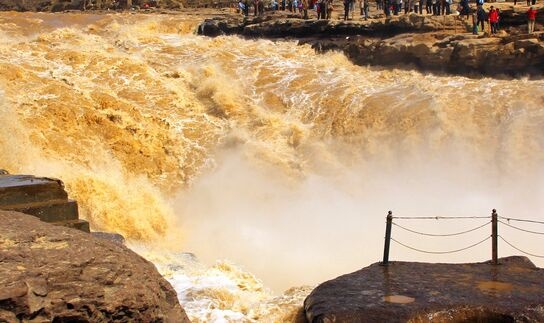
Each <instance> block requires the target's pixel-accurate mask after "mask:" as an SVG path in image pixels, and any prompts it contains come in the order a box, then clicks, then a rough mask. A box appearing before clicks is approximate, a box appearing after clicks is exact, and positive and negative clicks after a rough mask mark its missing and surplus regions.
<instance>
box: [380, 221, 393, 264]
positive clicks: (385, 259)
mask: <svg viewBox="0 0 544 323" xmlns="http://www.w3.org/2000/svg"><path fill="white" fill-rule="evenodd" d="M386 219H387V221H386V223H387V224H386V226H385V244H384V246H383V262H382V264H383V265H387V264H388V263H389V244H390V243H391V225H392V223H393V212H391V211H389V212H388V213H387V218H386Z"/></svg>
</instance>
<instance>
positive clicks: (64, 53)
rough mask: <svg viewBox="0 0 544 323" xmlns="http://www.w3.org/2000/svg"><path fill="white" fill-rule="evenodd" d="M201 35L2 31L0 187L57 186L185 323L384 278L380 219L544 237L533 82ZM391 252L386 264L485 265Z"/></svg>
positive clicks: (39, 18) (171, 22)
mask: <svg viewBox="0 0 544 323" xmlns="http://www.w3.org/2000/svg"><path fill="white" fill-rule="evenodd" d="M197 23H198V20H197V18H195V17H185V16H182V15H175V16H171V15H160V16H153V15H128V14H124V15H121V14H114V15H103V16H99V15H80V14H62V15H59V14H33V13H24V14H20V13H2V14H0V28H1V29H2V30H3V33H2V34H0V38H1V43H0V44H1V45H0V112H1V115H2V127H0V156H2V159H1V160H0V168H6V169H8V170H9V171H11V172H21V173H33V174H37V175H47V176H56V177H59V178H62V179H63V180H64V181H65V183H66V186H67V189H68V191H69V193H70V195H71V197H73V198H75V199H77V200H78V201H79V203H80V208H81V214H82V216H83V217H84V218H86V219H88V220H89V221H90V222H91V226H92V229H95V230H106V231H115V232H119V233H121V234H123V235H124V236H126V237H127V238H129V239H130V240H131V243H130V245H131V247H132V248H133V249H135V250H136V251H138V252H139V253H141V254H142V255H144V256H145V257H147V258H148V259H150V260H151V261H153V262H154V263H155V264H156V265H157V267H158V269H159V270H160V271H161V273H163V275H165V277H167V278H168V279H169V280H170V281H171V282H172V284H173V285H174V286H175V287H176V289H177V290H178V294H179V298H180V301H181V302H182V304H183V305H184V307H185V308H186V310H187V311H188V313H189V315H190V316H191V318H192V319H193V320H196V321H199V320H201V321H210V320H211V321H221V320H226V321H243V320H247V321H252V320H259V321H287V320H288V321H294V320H296V319H297V318H298V317H300V315H301V313H300V306H301V303H302V300H303V298H304V296H305V295H306V294H307V293H308V292H309V288H308V287H301V288H293V289H289V290H288V291H287V292H285V293H284V294H283V295H282V296H278V297H276V296H274V295H275V293H274V292H273V290H275V291H281V290H283V289H286V288H288V287H290V286H300V285H313V284H316V283H318V282H321V281H323V280H325V279H329V278H332V277H334V276H335V275H339V274H342V273H346V272H349V271H351V270H355V269H358V268H360V267H363V266H366V265H368V264H370V263H371V262H374V261H378V260H379V259H380V255H381V254H380V253H381V244H382V241H383V240H382V239H383V222H384V221H383V220H384V216H385V214H386V212H387V210H388V209H393V210H394V212H395V214H397V215H412V216H414V215H416V216H420V215H433V216H434V215H442V216H446V215H480V216H481V215H488V214H489V212H490V210H491V208H497V209H498V210H499V212H500V214H501V215H504V216H512V217H513V216H516V217H526V218H531V219H542V216H543V214H544V204H542V202H541V200H542V197H543V196H544V185H543V184H542V183H543V181H542V179H544V176H543V175H544V167H543V166H542V165H543V162H544V109H542V105H543V103H544V96H543V94H542V93H544V92H543V90H544V81H529V80H525V79H520V80H511V81H504V80H493V79H485V78H484V79H468V78H464V77H453V76H437V75H427V74H421V73H418V72H409V71H400V70H382V69H375V68H368V67H359V66H354V65H352V64H351V63H350V62H349V61H348V60H347V59H346V58H345V56H344V55H342V54H339V53H328V54H324V55H316V54H315V53H314V51H313V50H312V49H311V48H310V47H309V46H298V45H297V44H296V43H294V42H289V41H277V42H272V41H266V40H244V39H240V38H238V37H233V36H229V37H218V38H213V39H211V38H203V37H198V36H195V35H192V34H191V31H192V30H193V29H194V28H195V26H196V25H197ZM478 224H480V223H474V222H470V223H468V224H467V223H461V222H455V223H449V222H448V223H447V224H446V225H444V224H442V223H438V222H431V223H423V224H421V223H410V225H412V227H414V225H415V226H416V228H417V229H419V230H420V231H429V232H437V231H438V233H440V230H443V232H453V231H456V229H463V228H467V226H473V225H474V226H476V225H478ZM407 225H409V224H407ZM482 230H483V231H480V230H477V231H475V232H473V233H471V235H470V236H467V237H466V239H465V238H463V239H460V240H459V239H457V240H456V239H449V240H446V241H442V240H440V241H439V240H437V241H434V240H433V241H432V242H431V243H430V245H432V246H433V248H436V249H434V250H444V249H445V250H447V249H455V248H458V247H462V246H464V245H465V244H468V242H476V241H478V240H480V238H481V237H483V236H485V235H486V234H489V232H487V231H486V230H487V229H482ZM403 234H404V233H401V232H400V231H394V236H395V237H396V238H398V239H400V240H402V241H405V242H407V243H409V244H412V245H416V246H426V245H429V242H426V241H422V240H421V239H420V238H413V237H411V236H408V235H403ZM501 234H503V235H504V236H505V237H511V239H509V241H510V240H514V241H516V242H517V243H518V244H519V246H520V247H521V248H522V249H526V250H528V251H533V252H535V253H539V251H540V253H541V254H542V253H544V252H542V250H535V248H536V247H535V246H538V245H539V244H538V243H536V242H535V241H533V240H531V239H530V238H532V237H525V236H520V235H519V234H518V233H516V232H511V231H508V229H507V228H504V229H502V228H501ZM460 244H461V245H460ZM452 247H453V248H452ZM400 248H401V247H400V246H395V245H394V246H393V249H392V258H394V259H399V260H400V259H405V260H419V261H443V262H459V261H476V260H477V261H480V260H486V259H487V258H488V257H489V255H488V253H489V252H488V249H489V248H487V247H486V246H479V247H477V249H474V252H471V253H468V254H467V253H462V254H457V255H450V256H447V257H444V258H440V259H438V258H429V257H428V256H425V255H419V254H415V253H412V252H408V251H406V250H404V249H400ZM501 248H502V249H501V255H507V254H513V253H514V251H513V250H511V249H507V247H506V246H504V247H501ZM181 251H190V252H193V253H195V254H196V256H197V257H198V259H200V260H196V258H195V257H193V256H192V255H190V254H187V253H181ZM218 259H228V261H224V260H220V261H217V260H218ZM533 260H534V261H535V263H537V264H540V265H544V263H542V262H538V261H537V260H536V259H533ZM214 263H215V264H214ZM233 263H236V264H241V265H242V266H243V267H244V270H242V269H240V268H239V267H237V266H236V265H234V264H233ZM249 272H251V273H255V274H256V276H257V277H259V278H262V279H263V282H261V281H260V280H259V279H257V278H256V276H254V275H253V274H250V273H249ZM266 286H269V288H271V289H269V288H267V287H266Z"/></svg>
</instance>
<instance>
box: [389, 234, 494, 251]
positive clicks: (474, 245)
mask: <svg viewBox="0 0 544 323" xmlns="http://www.w3.org/2000/svg"><path fill="white" fill-rule="evenodd" d="M490 238H491V236H489V237H487V238H485V239H484V240H482V241H480V242H476V243H475V244H472V245H470V246H468V247H464V248H461V249H457V250H450V251H427V250H421V249H417V248H414V247H410V246H408V245H406V244H404V243H402V242H400V241H397V240H395V239H394V238H391V240H393V241H395V242H396V243H398V244H400V245H401V246H403V247H406V248H408V249H412V250H414V251H419V252H423V253H430V254H448V253H455V252H459V251H463V250H467V249H470V248H472V247H476V246H477V245H479V244H481V243H484V242H485V241H487V240H489V239H490Z"/></svg>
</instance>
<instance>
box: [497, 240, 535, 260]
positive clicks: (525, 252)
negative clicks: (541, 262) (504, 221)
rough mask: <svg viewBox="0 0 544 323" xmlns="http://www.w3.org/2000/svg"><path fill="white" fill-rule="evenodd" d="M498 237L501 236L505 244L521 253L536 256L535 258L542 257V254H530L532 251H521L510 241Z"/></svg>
mask: <svg viewBox="0 0 544 323" xmlns="http://www.w3.org/2000/svg"><path fill="white" fill-rule="evenodd" d="M499 238H501V240H502V241H504V242H506V244H508V245H509V246H510V247H512V248H514V249H516V250H517V251H519V252H521V253H524V254H526V255H529V256H533V257H537V258H544V256H539V255H535V254H532V253H529V252H527V251H523V250H521V249H519V248H518V247H516V246H514V245H513V244H511V243H510V242H508V241H506V240H505V239H504V238H503V237H502V236H499Z"/></svg>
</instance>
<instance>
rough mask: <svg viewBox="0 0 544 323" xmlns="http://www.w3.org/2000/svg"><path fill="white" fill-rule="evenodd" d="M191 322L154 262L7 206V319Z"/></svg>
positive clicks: (0, 214) (0, 263)
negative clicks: (9, 209) (12, 210)
mask: <svg viewBox="0 0 544 323" xmlns="http://www.w3.org/2000/svg"><path fill="white" fill-rule="evenodd" d="M21 321H25V322H28V321H32V322H134V321H136V322H189V320H188V318H187V316H186V315H185V312H184V311H183V309H182V308H181V306H180V305H179V303H178V300H177V297H176V292H175V291H174V289H173V288H172V286H171V285H170V284H169V283H168V282H167V281H166V280H165V279H164V278H163V277H162V276H161V275H160V274H159V273H158V272H157V270H156V269H155V267H154V266H153V264H152V263H150V262H148V261H146V260H145V259H143V258H142V257H140V256H138V255H137V254H135V253H134V252H132V251H131V250H129V249H128V248H126V247H124V246H122V245H120V244H117V243H113V242H110V241H105V240H102V239H97V238H94V237H93V236H92V235H89V234H88V233H83V232H80V231H77V230H73V229H69V228H64V227H58V226H53V225H50V224H47V223H44V222H41V221H39V220H38V219H37V218H35V217H33V216H30V215H25V214H21V213H17V212H5V211H0V322H21Z"/></svg>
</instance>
